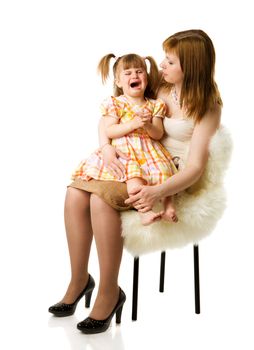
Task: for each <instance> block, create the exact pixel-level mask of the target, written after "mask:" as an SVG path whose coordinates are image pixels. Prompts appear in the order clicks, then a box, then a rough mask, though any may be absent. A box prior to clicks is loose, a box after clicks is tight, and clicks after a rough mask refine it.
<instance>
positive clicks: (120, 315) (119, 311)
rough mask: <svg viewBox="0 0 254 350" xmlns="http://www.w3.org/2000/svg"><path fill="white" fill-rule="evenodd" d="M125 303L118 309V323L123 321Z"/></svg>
mask: <svg viewBox="0 0 254 350" xmlns="http://www.w3.org/2000/svg"><path fill="white" fill-rule="evenodd" d="M122 311H123V305H122V306H121V307H120V308H119V309H118V310H117V311H116V323H118V324H119V323H121V317H122Z"/></svg>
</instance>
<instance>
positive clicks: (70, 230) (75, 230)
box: [62, 187, 93, 304]
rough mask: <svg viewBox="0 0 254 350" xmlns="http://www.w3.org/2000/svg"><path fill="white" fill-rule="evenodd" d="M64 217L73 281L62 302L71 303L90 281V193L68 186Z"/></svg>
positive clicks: (91, 236)
mask: <svg viewBox="0 0 254 350" xmlns="http://www.w3.org/2000/svg"><path fill="white" fill-rule="evenodd" d="M64 219H65V229H66V236H67V242H68V248H69V255H70V263H71V281H70V284H69V286H68V289H67V292H66V294H65V296H64V297H63V299H62V302H64V303H67V304H70V303H73V302H74V301H75V299H76V298H77V296H78V295H79V294H80V292H81V291H82V290H83V289H84V288H85V286H86V284H87V281H88V259H89V254H90V248H91V243H92V238H93V234H92V226H91V217H90V193H88V192H85V191H83V190H79V189H76V188H73V187H68V189H67V192H66V198H65V207H64Z"/></svg>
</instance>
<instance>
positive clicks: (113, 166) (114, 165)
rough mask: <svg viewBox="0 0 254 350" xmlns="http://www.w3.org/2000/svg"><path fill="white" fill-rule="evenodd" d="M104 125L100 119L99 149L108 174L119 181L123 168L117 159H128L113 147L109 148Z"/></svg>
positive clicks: (109, 141)
mask: <svg viewBox="0 0 254 350" xmlns="http://www.w3.org/2000/svg"><path fill="white" fill-rule="evenodd" d="M104 123H105V120H104V118H101V119H100V122H99V129H98V134H99V144H100V147H101V152H102V156H103V161H104V163H105V165H106V167H107V169H108V170H109V172H111V173H112V174H113V175H115V176H118V178H119V179H121V178H122V177H123V176H124V174H125V167H124V165H123V164H122V163H121V162H120V160H119V159H118V157H119V156H120V157H122V158H125V159H128V157H127V156H126V155H125V154H123V153H122V152H121V151H119V150H117V149H116V148H115V147H113V146H111V140H110V139H109V138H108V137H107V135H106V131H105V125H104Z"/></svg>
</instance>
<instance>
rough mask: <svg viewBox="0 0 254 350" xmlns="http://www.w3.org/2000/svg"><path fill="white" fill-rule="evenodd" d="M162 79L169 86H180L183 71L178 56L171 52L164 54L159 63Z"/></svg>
mask: <svg viewBox="0 0 254 350" xmlns="http://www.w3.org/2000/svg"><path fill="white" fill-rule="evenodd" d="M160 67H161V68H162V74H163V78H164V79H165V80H166V82H167V83H170V84H181V83H182V81H183V71H182V69H181V65H180V61H179V58H178V56H177V55H176V54H175V53H174V52H172V51H168V52H166V57H165V58H164V60H163V61H162V62H161V64H160Z"/></svg>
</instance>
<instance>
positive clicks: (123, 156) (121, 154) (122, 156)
mask: <svg viewBox="0 0 254 350" xmlns="http://www.w3.org/2000/svg"><path fill="white" fill-rule="evenodd" d="M116 153H117V155H118V156H119V157H121V158H123V159H126V160H128V159H129V158H130V157H129V156H128V155H127V154H125V153H123V152H122V151H120V150H119V149H117V148H116Z"/></svg>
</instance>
